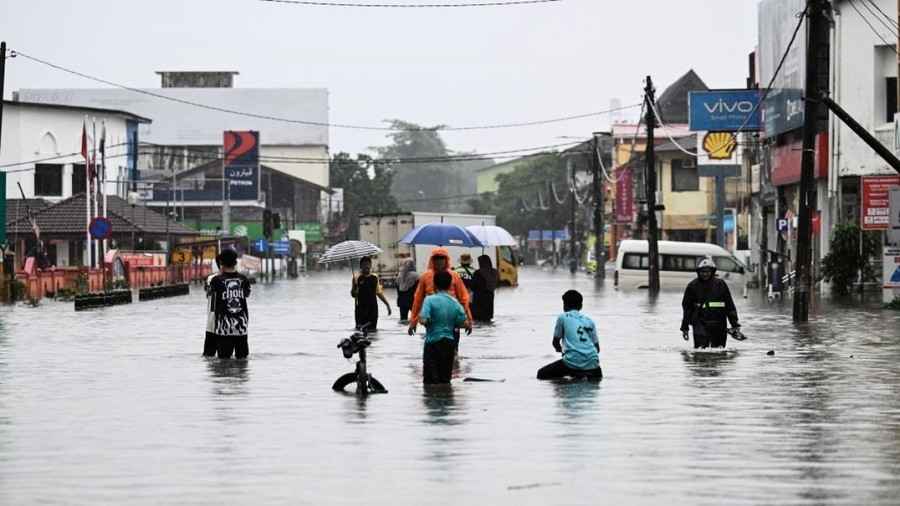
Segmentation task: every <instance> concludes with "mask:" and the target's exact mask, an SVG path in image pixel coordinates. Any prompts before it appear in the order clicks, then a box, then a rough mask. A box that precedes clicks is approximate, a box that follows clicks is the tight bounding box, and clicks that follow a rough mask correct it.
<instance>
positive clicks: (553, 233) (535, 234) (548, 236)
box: [528, 229, 569, 241]
mask: <svg viewBox="0 0 900 506" xmlns="http://www.w3.org/2000/svg"><path fill="white" fill-rule="evenodd" d="M541 232H543V240H544V241H552V240H554V239H556V240H560V241H568V240H569V231H568V230H565V229H563V230H529V231H528V240H529V241H540V240H542V239H541Z"/></svg>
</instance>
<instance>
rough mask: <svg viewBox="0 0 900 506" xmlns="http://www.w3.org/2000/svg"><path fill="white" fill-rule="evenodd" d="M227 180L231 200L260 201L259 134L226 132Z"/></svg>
mask: <svg viewBox="0 0 900 506" xmlns="http://www.w3.org/2000/svg"><path fill="white" fill-rule="evenodd" d="M224 153H225V160H224V163H225V179H227V180H228V190H229V199H230V200H253V201H258V200H259V178H260V176H259V132H251V131H244V132H232V131H227V132H225V144H224Z"/></svg>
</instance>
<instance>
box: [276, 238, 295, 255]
mask: <svg viewBox="0 0 900 506" xmlns="http://www.w3.org/2000/svg"><path fill="white" fill-rule="evenodd" d="M272 252H274V253H276V254H278V255H287V254H288V253H290V252H291V241H289V240H281V241H273V242H272Z"/></svg>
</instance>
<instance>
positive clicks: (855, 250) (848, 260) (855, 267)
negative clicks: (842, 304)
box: [822, 223, 879, 295]
mask: <svg viewBox="0 0 900 506" xmlns="http://www.w3.org/2000/svg"><path fill="white" fill-rule="evenodd" d="M860 237H862V253H860ZM878 246H879V245H878V237H877V234H872V233H869V232H865V233H863V234H860V229H859V226H857V225H856V224H854V223H846V224H841V225H837V226H835V227H834V229H833V231H832V235H831V250H830V251H829V252H828V254H827V255H825V258H823V259H822V276H823V278H824V279H825V281H828V282H830V283H831V290H832V291H833V292H834V293H835V294H836V295H847V294H849V293H850V291H851V290H852V289H853V283H855V282H856V280H857V279H858V276H859V273H860V272H862V275H863V280H864V281H865V280H871V279H874V278H875V269H874V267H873V266H872V263H871V259H872V257H873V256H874V255H875V254H876V252H877V251H878Z"/></svg>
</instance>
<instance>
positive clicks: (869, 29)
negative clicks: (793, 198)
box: [820, 0, 898, 248]
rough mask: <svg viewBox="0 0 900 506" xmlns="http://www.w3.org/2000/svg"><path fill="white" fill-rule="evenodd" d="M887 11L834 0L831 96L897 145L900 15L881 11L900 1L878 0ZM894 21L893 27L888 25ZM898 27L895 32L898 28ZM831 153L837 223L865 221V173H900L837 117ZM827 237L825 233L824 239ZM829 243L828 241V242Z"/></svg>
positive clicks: (889, 144)
mask: <svg viewBox="0 0 900 506" xmlns="http://www.w3.org/2000/svg"><path fill="white" fill-rule="evenodd" d="M873 2H874V4H875V5H877V7H878V8H879V9H880V10H881V12H880V13H878V12H874V10H873V9H866V8H864V6H862V5H860V2H854V4H855V7H856V8H854V5H852V4H851V3H850V2H848V1H846V0H839V1H836V2H834V11H835V12H834V30H833V31H832V41H831V46H832V51H831V53H832V54H831V63H832V84H831V96H832V98H834V100H835V101H836V102H837V103H838V104H840V105H841V106H842V107H843V108H844V109H845V110H847V112H849V113H850V114H851V115H852V116H853V117H854V118H855V119H856V121H858V122H859V123H860V124H861V125H862V126H863V127H865V128H866V129H867V130H868V131H869V132H871V133H873V134H874V135H875V136H876V137H877V138H878V139H879V140H880V141H881V142H882V143H883V144H884V145H885V146H887V147H888V148H891V149H893V148H894V144H895V141H894V134H895V130H896V128H895V123H894V113H895V112H896V111H897V65H898V57H897V46H896V43H897V34H896V31H895V30H896V29H897V28H896V24H897V18H896V17H894V18H893V22H892V24H891V23H890V22H888V20H887V19H884V21H885V22H880V21H879V19H877V18H876V15H878V16H880V15H882V14H883V13H887V14H894V15H895V16H896V14H897V2H896V0H873ZM888 26H893V30H888ZM892 31H893V33H892ZM829 141H830V142H829V148H830V149H829V155H830V161H831V163H830V165H831V167H832V168H836V169H837V170H832V171H831V173H832V174H830V175H831V176H832V177H830V178H829V181H828V191H827V194H826V197H829V198H830V201H828V202H827V204H826V202H823V201H822V200H821V199H820V203H822V204H826V205H828V207H829V209H830V210H831V211H832V214H833V215H835V216H834V217H833V220H832V221H833V222H834V223H838V222H856V223H859V220H860V215H859V205H860V191H859V185H860V182H859V178H860V176H874V175H896V174H897V173H896V172H895V171H894V170H893V169H891V168H890V166H889V165H888V164H887V163H886V162H885V161H884V160H882V159H881V158H880V157H879V156H878V155H877V154H876V153H875V151H873V150H872V148H870V147H869V146H868V145H866V144H865V143H864V142H863V141H862V140H861V139H860V138H859V136H857V135H856V134H855V133H853V131H851V130H850V128H848V127H847V125H845V124H844V123H843V122H841V121H840V120H839V119H837V118H836V117H834V116H832V119H831V124H830V139H829ZM824 239H826V238H824V237H823V240H824ZM823 246H824V248H827V247H828V246H827V244H823Z"/></svg>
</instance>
